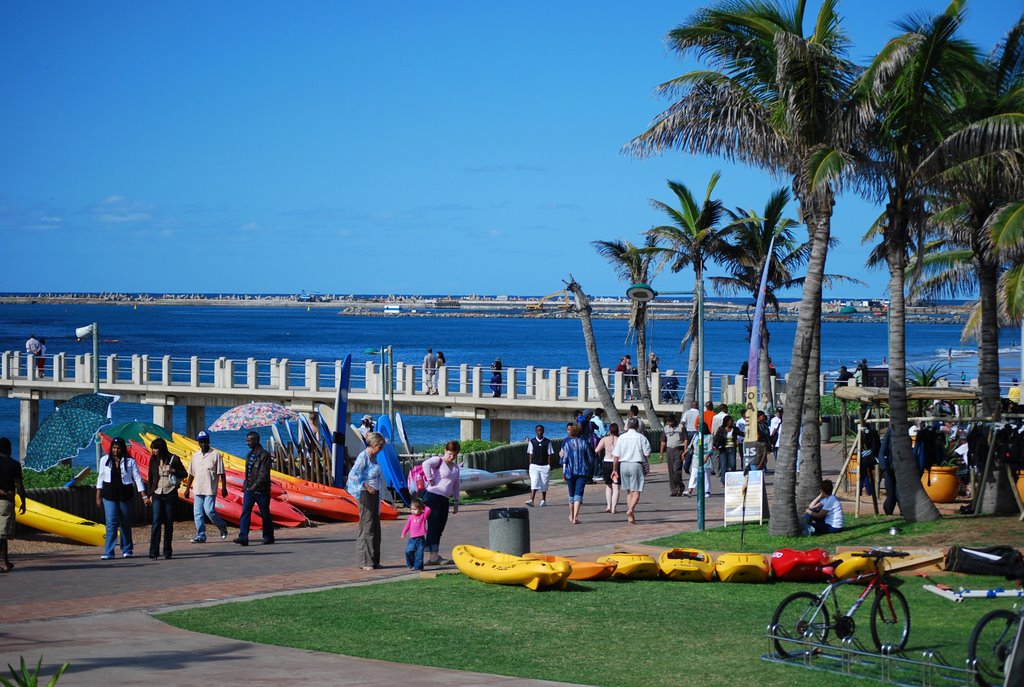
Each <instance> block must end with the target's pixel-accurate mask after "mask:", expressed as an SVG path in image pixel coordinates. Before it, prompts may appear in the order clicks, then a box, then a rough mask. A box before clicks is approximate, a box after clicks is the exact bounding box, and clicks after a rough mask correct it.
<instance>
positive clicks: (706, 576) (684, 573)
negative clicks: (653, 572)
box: [658, 549, 715, 582]
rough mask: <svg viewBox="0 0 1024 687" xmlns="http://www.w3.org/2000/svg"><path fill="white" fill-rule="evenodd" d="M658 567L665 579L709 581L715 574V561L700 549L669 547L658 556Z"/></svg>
mask: <svg viewBox="0 0 1024 687" xmlns="http://www.w3.org/2000/svg"><path fill="white" fill-rule="evenodd" d="M658 568H659V569H660V570H661V576H662V577H664V578H665V579H666V580H680V581H686V582H710V581H711V578H712V577H713V576H714V574H715V561H714V559H712V558H711V556H710V555H709V554H708V553H707V552H706V551H701V550H700V549H669V550H668V551H662V553H661V556H659V557H658Z"/></svg>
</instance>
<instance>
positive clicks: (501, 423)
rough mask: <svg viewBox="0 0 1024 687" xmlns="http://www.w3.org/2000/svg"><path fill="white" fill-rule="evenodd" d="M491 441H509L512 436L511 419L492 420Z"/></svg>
mask: <svg viewBox="0 0 1024 687" xmlns="http://www.w3.org/2000/svg"><path fill="white" fill-rule="evenodd" d="M490 422H491V441H500V442H502V443H505V444H507V443H509V440H510V439H511V438H512V421H511V420H491V421H490Z"/></svg>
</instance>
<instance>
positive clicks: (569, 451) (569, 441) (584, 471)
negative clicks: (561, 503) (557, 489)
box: [559, 422, 594, 525]
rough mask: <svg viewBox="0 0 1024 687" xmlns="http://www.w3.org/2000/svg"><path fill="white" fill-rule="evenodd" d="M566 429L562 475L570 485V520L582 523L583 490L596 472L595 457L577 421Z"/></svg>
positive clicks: (561, 454) (576, 523)
mask: <svg viewBox="0 0 1024 687" xmlns="http://www.w3.org/2000/svg"><path fill="white" fill-rule="evenodd" d="M566 429H567V430H568V431H569V436H568V437H566V439H565V441H564V442H563V443H562V451H561V453H560V454H559V455H560V456H561V462H562V476H563V477H564V478H565V483H566V484H567V485H568V486H569V522H570V523H572V524H573V525H578V524H580V507H581V506H582V505H583V490H584V489H585V488H586V486H587V482H589V481H590V480H591V479H592V477H591V475H593V474H594V459H593V457H592V454H591V452H590V447H589V446H587V442H586V440H585V439H583V437H582V436H581V435H582V433H583V430H582V429H581V428H580V426H579V424H578V423H576V422H570V423H569V425H568V427H566Z"/></svg>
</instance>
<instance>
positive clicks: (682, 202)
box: [647, 172, 727, 407]
mask: <svg viewBox="0 0 1024 687" xmlns="http://www.w3.org/2000/svg"><path fill="white" fill-rule="evenodd" d="M720 178H721V174H720V173H719V172H715V173H714V174H712V175H711V179H710V180H709V181H708V186H707V189H706V190H705V192H704V200H703V201H702V202H701V203H700V204H698V203H697V200H696V199H695V198H694V196H693V193H691V192H690V189H688V188H687V187H686V186H685V185H683V184H681V183H680V182H678V181H669V182H668V187H669V190H671V191H672V193H673V194H675V196H676V200H678V201H679V209H676V208H674V207H672V206H671V205H668V204H666V203H662V202H661V201H659V200H654V199H653V198H652V199H651V201H650V202H651V205H652V206H654V207H655V208H657V209H659V210H661V211H662V212H664V213H665V214H666V215H667V216H668V218H669V219H670V220H671V222H672V224H670V225H663V226H658V227H654V228H652V229H650V230H648V232H647V235H648V236H649V237H653V238H655V239H660V240H664V241H666V242H667V243H668V245H667V246H666V247H665V248H663V249H662V251H663V264H669V265H670V266H671V269H672V271H673V272H680V271H682V270H683V268H686V267H692V268H693V273H694V283H695V284H696V283H698V282H700V280H701V278H702V277H703V274H704V270H705V269H706V268H707V263H708V261H709V260H711V259H714V258H715V256H716V255H718V254H719V253H720V252H721V251H722V250H723V248H724V244H723V243H722V236H724V234H725V232H726V231H727V229H726V228H723V227H719V226H718V224H719V222H720V221H721V219H722V216H723V215H724V214H725V208H724V206H723V205H722V201H720V200H712V198H711V194H712V193H713V192H714V190H715V186H716V185H717V184H718V180H719V179H720ZM687 342H689V344H690V359H689V363H688V365H687V372H686V390H685V391H684V393H683V404H684V405H685V406H686V407H689V405H690V403H692V402H693V401H694V400H695V399H696V397H697V385H696V381H697V358H698V354H699V350H698V348H697V300H696V299H694V301H693V311H692V313H691V315H690V326H689V328H688V329H687V332H686V336H684V337H683V340H682V342H681V343H680V345H679V350H682V349H683V347H684V346H686V344H687ZM700 402H701V403H703V402H704V399H700Z"/></svg>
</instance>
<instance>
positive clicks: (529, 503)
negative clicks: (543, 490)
mask: <svg viewBox="0 0 1024 687" xmlns="http://www.w3.org/2000/svg"><path fill="white" fill-rule="evenodd" d="M526 505H527V506H529V507H530V508H533V501H532V500H531V501H527V502H526Z"/></svg>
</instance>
